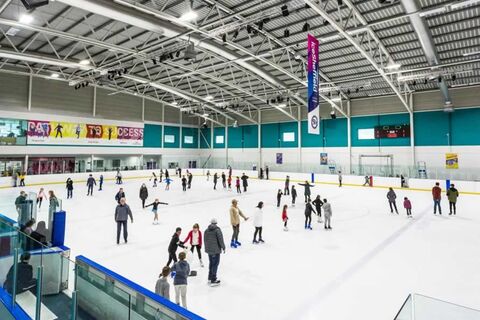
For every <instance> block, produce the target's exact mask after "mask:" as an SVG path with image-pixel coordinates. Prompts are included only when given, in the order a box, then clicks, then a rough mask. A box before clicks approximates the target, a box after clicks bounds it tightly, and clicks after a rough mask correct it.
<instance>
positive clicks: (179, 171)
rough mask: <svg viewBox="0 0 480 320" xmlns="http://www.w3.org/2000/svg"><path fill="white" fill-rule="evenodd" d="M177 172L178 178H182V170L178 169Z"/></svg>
mask: <svg viewBox="0 0 480 320" xmlns="http://www.w3.org/2000/svg"><path fill="white" fill-rule="evenodd" d="M177 172H178V177H179V178H181V177H182V168H180V167H178V169H177Z"/></svg>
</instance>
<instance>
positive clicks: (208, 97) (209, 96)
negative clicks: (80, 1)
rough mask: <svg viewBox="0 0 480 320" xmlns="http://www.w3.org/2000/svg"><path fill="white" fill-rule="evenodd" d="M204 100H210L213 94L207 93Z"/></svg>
mask: <svg viewBox="0 0 480 320" xmlns="http://www.w3.org/2000/svg"><path fill="white" fill-rule="evenodd" d="M205 100H208V101H211V100H213V96H211V95H208V96H206V97H205Z"/></svg>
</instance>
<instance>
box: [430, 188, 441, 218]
mask: <svg viewBox="0 0 480 320" xmlns="http://www.w3.org/2000/svg"><path fill="white" fill-rule="evenodd" d="M432 197H433V214H437V207H438V213H439V214H440V215H441V214H442V206H441V205H440V202H441V201H442V188H440V183H438V182H436V183H435V186H434V187H433V188H432Z"/></svg>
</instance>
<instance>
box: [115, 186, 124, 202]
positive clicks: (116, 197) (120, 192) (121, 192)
mask: <svg viewBox="0 0 480 320" xmlns="http://www.w3.org/2000/svg"><path fill="white" fill-rule="evenodd" d="M122 198H125V192H123V188H120V189H119V190H118V192H117V194H116V195H115V200H116V201H117V203H118V204H120V199H122Z"/></svg>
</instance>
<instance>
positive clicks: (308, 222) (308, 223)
mask: <svg viewBox="0 0 480 320" xmlns="http://www.w3.org/2000/svg"><path fill="white" fill-rule="evenodd" d="M312 212H313V213H316V212H315V209H313V206H312V204H311V203H310V202H307V203H306V204H305V229H310V230H312Z"/></svg>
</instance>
